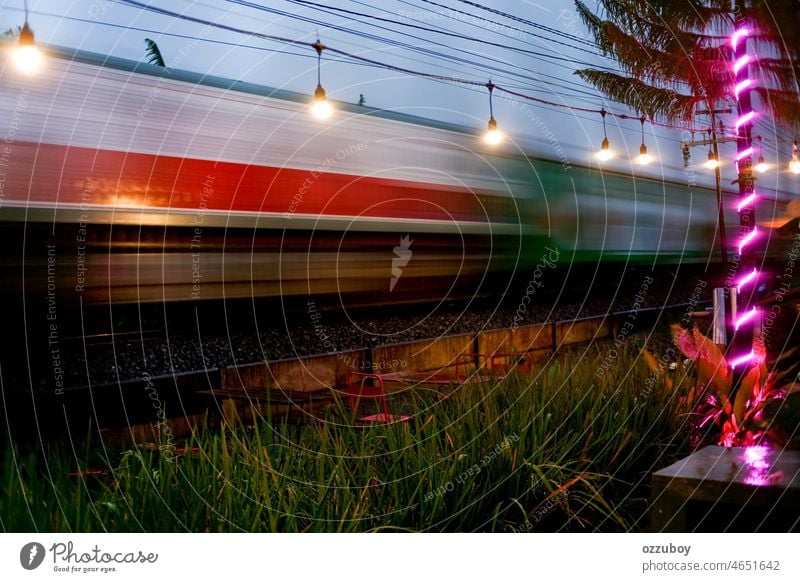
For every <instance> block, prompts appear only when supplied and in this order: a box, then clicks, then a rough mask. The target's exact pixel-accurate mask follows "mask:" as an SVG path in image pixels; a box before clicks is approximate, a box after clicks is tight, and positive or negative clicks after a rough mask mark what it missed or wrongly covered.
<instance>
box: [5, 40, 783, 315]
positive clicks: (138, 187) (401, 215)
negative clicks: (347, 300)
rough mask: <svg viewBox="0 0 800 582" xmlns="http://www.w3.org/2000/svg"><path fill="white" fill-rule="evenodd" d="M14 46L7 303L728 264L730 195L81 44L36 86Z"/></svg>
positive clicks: (344, 292) (282, 292)
mask: <svg viewBox="0 0 800 582" xmlns="http://www.w3.org/2000/svg"><path fill="white" fill-rule="evenodd" d="M8 52H9V51H8V49H3V52H2V54H3V60H0V65H1V66H2V83H0V134H2V136H3V137H4V142H3V143H2V144H0V147H2V151H0V174H1V175H0V232H2V236H3V242H4V245H5V248H6V251H5V252H4V253H3V259H2V260H3V263H4V264H3V278H2V285H3V292H4V293H6V294H18V293H23V294H31V293H34V294H36V295H38V296H42V297H44V296H46V295H47V294H48V293H51V292H53V293H56V294H57V295H58V299H59V302H65V301H74V300H76V299H77V298H79V297H80V298H82V299H83V301H84V302H87V303H100V304H105V303H134V302H164V301H167V302H172V301H192V300H195V301H196V300H206V299H219V298H244V297H270V296H273V297H274V296H281V297H284V296H303V295H311V296H316V295H320V294H322V295H330V294H333V295H337V294H338V295H339V296H340V297H351V298H356V297H358V298H360V299H358V300H359V301H367V302H368V301H374V302H398V303H400V302H414V301H420V300H431V299H446V298H448V297H457V296H471V295H474V294H476V293H480V292H482V291H483V290H485V289H487V288H489V287H491V286H494V287H496V288H500V289H502V288H503V286H504V285H507V284H508V282H510V281H511V280H512V279H513V278H514V276H515V274H517V275H519V274H522V276H523V277H524V276H525V274H526V272H527V270H528V269H530V268H531V267H532V266H533V265H534V264H535V263H536V262H537V260H539V258H540V257H541V256H542V255H543V253H545V252H547V251H546V250H545V249H546V248H549V249H558V251H559V256H560V257H561V260H562V261H563V264H564V266H567V265H569V264H572V263H574V262H576V261H578V262H588V263H596V262H598V261H632V260H633V261H659V262H662V263H680V262H685V261H692V260H705V259H706V258H707V257H708V256H709V254H710V253H711V252H713V251H712V250H711V247H712V246H713V241H714V237H715V228H716V222H717V209H716V202H715V195H714V193H713V191H711V190H707V189H703V188H690V187H689V186H687V185H686V179H685V177H684V176H682V175H681V176H675V178H674V181H672V182H670V181H666V180H660V179H659V180H656V179H651V178H645V177H636V178H634V177H633V176H631V175H624V174H621V173H614V172H601V171H600V170H599V169H598V168H597V167H594V168H593V167H590V164H587V165H585V166H580V165H577V164H565V163H563V162H562V161H561V160H558V159H555V158H554V156H552V155H551V156H549V157H550V158H551V159H548V156H547V155H543V154H542V152H541V151H540V152H539V153H537V152H533V151H525V148H519V147H516V146H515V145H513V144H510V143H507V144H503V145H502V146H501V147H491V146H489V145H486V144H484V143H483V142H482V140H480V139H479V136H478V134H477V132H476V131H475V130H473V129H469V128H465V127H461V126H457V125H452V124H448V123H440V122H436V121H432V120H427V119H422V118H418V117H413V116H408V115H401V114H396V113H392V112H387V111H382V110H378V109H374V108H369V107H364V106H359V105H347V104H343V103H338V104H337V111H336V114H335V116H334V117H333V118H332V119H331V120H329V121H328V122H327V123H321V122H319V121H318V120H315V119H313V118H312V117H311V116H310V115H309V114H308V100H309V98H308V96H306V95H301V94H296V93H291V92H288V91H283V90H276V89H270V88H266V87H262V86H257V85H253V84H248V83H243V82H238V81H231V80H227V79H222V78H216V77H210V76H204V75H200V74H194V73H189V72H180V71H176V70H170V69H164V68H160V67H156V66H152V65H147V64H143V63H137V62H132V61H127V60H121V59H117V58H111V57H106V56H101V55H97V54H92V53H86V52H80V51H68V50H51V51H50V54H49V55H48V58H47V59H46V60H45V62H44V66H43V68H42V69H41V70H40V71H38V72H37V73H36V74H35V75H33V76H30V77H28V76H24V75H22V74H21V73H18V72H16V71H15V70H14V68H13V66H12V65H11V63H10V61H9V59H8ZM566 153H567V155H568V156H571V157H573V158H579V157H585V153H578V152H566ZM573 154H574V155H573ZM681 182H683V183H681ZM730 196H732V194H730ZM772 203H774V204H775V205H776V208H778V207H779V206H781V205H783V206H785V200H783V199H781V198H780V197H778V199H777V200H775V201H773V202H772ZM727 206H732V204H728V205H727ZM762 208H763V207H762ZM729 212H731V214H730V216H728V223H729V224H733V223H734V222H735V221H736V215H735V211H732V210H730V209H729ZM760 212H761V210H760ZM776 212H778V213H780V212H781V210H780V208H778V210H777V211H776V210H775V208H772V209H770V210H768V211H767V210H766V209H765V210H764V213H765V214H769V215H773V214H775V213H776ZM715 256H716V255H715Z"/></svg>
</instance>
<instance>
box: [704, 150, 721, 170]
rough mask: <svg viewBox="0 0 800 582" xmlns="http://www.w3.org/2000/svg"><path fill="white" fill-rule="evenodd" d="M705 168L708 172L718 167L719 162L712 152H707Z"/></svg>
mask: <svg viewBox="0 0 800 582" xmlns="http://www.w3.org/2000/svg"><path fill="white" fill-rule="evenodd" d="M705 166H706V168H708V169H709V170H714V169H716V168H717V167H719V160H718V159H717V156H715V155H714V152H708V160H706V164H705Z"/></svg>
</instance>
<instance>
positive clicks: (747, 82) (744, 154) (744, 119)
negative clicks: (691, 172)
mask: <svg viewBox="0 0 800 582" xmlns="http://www.w3.org/2000/svg"><path fill="white" fill-rule="evenodd" d="M749 34H750V30H749V29H747V28H740V29H738V30H736V31H734V33H733V34H732V35H731V47H732V48H733V50H734V51H736V47H737V45H738V44H739V41H740V40H742V39H743V38H745V37H746V36H747V35H749ZM749 63H750V56H749V55H747V54H745V55H742V56H740V57H739V58H738V59H736V61H735V62H734V63H733V74H734V76H738V75H739V74H740V72H742V69H745V68H746V67H747V65H748V64H749ZM753 85H754V82H753V80H752V79H749V78H744V79H742V78H741V77H738V82H737V83H736V85H735V86H734V88H733V95H734V96H735V97H736V100H737V101H738V100H739V94H740V93H742V91H747V90H749V89H751V88H752V86H753ZM755 117H756V112H755V111H752V110H751V111H748V112H747V113H745V114H744V115H742V116H740V117H739V119H737V120H736V135H737V136H738V135H739V129H740V128H741V127H742V126H744V125H747V124H748V123H750V122H751V121H752V120H753V119H754V118H755ZM754 151H755V150H754V148H752V147H747V148H745V149H743V150H742V151H740V152H738V153H737V154H736V165H737V171H738V166H739V162H741V161H742V160H745V159H747V158H750V159H752V156H753V153H754ZM757 199H758V196H757V195H756V193H755V192H752V193H750V194H748V195H747V196H745V197H744V198H743V199H742V200H740V201H739V204H738V205H737V206H736V210H737V211H738V212H739V213H741V212H742V211H743V210H744V209H746V208H748V207H750V206H752V205H754V204H755V202H756V200H757ZM758 234H759V232H758V228H757V227H755V226H753V229H752V230H751V231H750V232H748V233H747V234H745V235H744V236H743V237H742V238H741V240H740V241H739V246H738V249H739V256H740V257H741V255H742V251H743V250H744V249H745V247H746V246H747V245H748V244H750V243H751V242H752V241H753V240H754V239H755V238H756V237H757V236H758ZM758 275H759V273H758V269H757V268H753V270H752V271H751V272H750V273H748V274H747V275H744V276H743V277H742V278H741V279H739V281H738V283H737V285H736V290H737V293H738V292H741V290H742V288H743V287H745V286H746V285H750V284H752V283H754V282H755V281H756V280H757V279H758ZM758 314H759V311H758V308H756V307H753V308H752V309H750V310H749V311H747V312H746V313H744V314H743V315H742V316H740V317H739V318H738V319H737V320H736V322H735V323H734V329H735V330H736V331H739V328H741V327H742V326H743V325H745V324H747V323H749V322H750V321H751V320H753V319H754V318H755V317H756V316H757V315H758ZM754 359H756V355H755V353H754V352H753V351H751V352H750V353H749V354H744V355H742V356H739V357H737V358H735V359H734V360H733V361H732V362H731V368H732V369H733V368H736V367H737V366H740V365H742V364H747V363H749V362H751V361H753V360H754Z"/></svg>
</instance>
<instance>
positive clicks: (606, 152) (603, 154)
mask: <svg viewBox="0 0 800 582" xmlns="http://www.w3.org/2000/svg"><path fill="white" fill-rule="evenodd" d="M613 155H614V154H612V153H611V150H610V149H609V143H608V138H607V137H604V138H603V143H601V144H600V151H598V152H597V154H596V156H597V159H598V160H600V161H601V162H605V161H606V160H610V159H611V157H612V156H613Z"/></svg>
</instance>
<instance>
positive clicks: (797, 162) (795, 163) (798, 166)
mask: <svg viewBox="0 0 800 582" xmlns="http://www.w3.org/2000/svg"><path fill="white" fill-rule="evenodd" d="M789 169H790V170H791V171H792V173H793V174H800V159H798V157H797V140H795V142H794V145H793V146H792V161H791V162H789Z"/></svg>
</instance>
